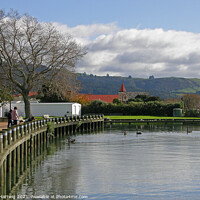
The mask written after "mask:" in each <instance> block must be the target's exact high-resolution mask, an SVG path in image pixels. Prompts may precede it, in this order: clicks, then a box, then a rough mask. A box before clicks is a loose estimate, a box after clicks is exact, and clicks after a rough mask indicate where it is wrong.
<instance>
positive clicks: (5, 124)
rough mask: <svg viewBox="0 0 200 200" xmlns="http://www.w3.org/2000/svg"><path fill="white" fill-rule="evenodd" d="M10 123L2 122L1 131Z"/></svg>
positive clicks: (0, 124)
mask: <svg viewBox="0 0 200 200" xmlns="http://www.w3.org/2000/svg"><path fill="white" fill-rule="evenodd" d="M7 125H8V122H0V131H1V130H2V129H4V128H7Z"/></svg>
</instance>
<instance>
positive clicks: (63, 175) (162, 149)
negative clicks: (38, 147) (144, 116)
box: [18, 124, 200, 200]
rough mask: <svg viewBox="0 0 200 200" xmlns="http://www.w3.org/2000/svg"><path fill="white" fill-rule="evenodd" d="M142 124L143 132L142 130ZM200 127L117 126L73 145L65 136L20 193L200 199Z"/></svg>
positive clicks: (29, 177) (104, 197) (98, 197)
mask: <svg viewBox="0 0 200 200" xmlns="http://www.w3.org/2000/svg"><path fill="white" fill-rule="evenodd" d="M188 127H189V128H190V129H191V130H192V133H191V134H187V131H186V130H187V128H188ZM124 129H125V130H126V131H127V135H126V136H124V134H123V131H122V130H124ZM137 129H138V130H141V131H142V135H139V136H137V135H136V130H137ZM199 130H200V127H199V126H195V125H187V126H182V125H174V124H171V125H165V124H161V125H150V126H147V125H141V126H140V125H137V126H133V125H132V126H128V125H124V126H123V125H115V126H112V128H111V129H107V130H105V131H104V133H101V134H84V135H76V136H74V137H75V138H76V143H75V144H73V145H70V146H68V142H67V139H64V140H60V141H59V142H57V143H56V144H54V145H53V149H54V150H53V151H54V153H53V154H52V152H51V151H50V152H51V153H50V154H49V155H46V156H45V159H44V160H43V161H42V162H41V163H40V164H39V165H37V166H36V167H34V169H33V170H32V173H31V174H30V175H29V176H28V177H27V178H26V181H25V183H24V184H23V185H22V187H21V189H20V191H19V192H18V194H20V195H27V196H30V195H49V197H50V195H66V196H67V195H82V196H85V197H86V196H88V199H113V200H114V199H115V200H116V199H119V200H120V199H145V200H146V199H199V197H200V169H199V165H200V157H199V155H200V140H199V139H200V131H199ZM41 199H45V198H41ZM73 199H74V198H73Z"/></svg>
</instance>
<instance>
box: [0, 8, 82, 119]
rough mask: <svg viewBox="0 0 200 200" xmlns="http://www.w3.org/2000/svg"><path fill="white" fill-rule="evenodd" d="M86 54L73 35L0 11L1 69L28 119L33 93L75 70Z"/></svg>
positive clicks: (12, 13) (29, 17) (33, 19)
mask: <svg viewBox="0 0 200 200" xmlns="http://www.w3.org/2000/svg"><path fill="white" fill-rule="evenodd" d="M85 54H86V52H85V50H84V49H83V48H82V47H81V46H80V45H78V44H77V43H76V42H75V41H74V40H73V38H72V37H71V36H70V35H62V34H61V33H59V32H58V31H57V30H56V29H55V27H54V26H53V25H52V24H51V23H39V22H38V20H37V19H36V18H33V17H31V16H29V15H23V16H19V14H18V13H17V12H16V11H12V10H11V11H10V12H9V13H7V14H6V13H5V12H4V11H2V10H0V68H1V70H2V71H3V73H4V75H5V76H6V79H7V80H9V81H10V84H13V85H14V87H15V90H16V91H17V92H19V93H20V94H21V95H22V96H23V99H24V102H25V113H26V117H27V118H28V117H30V116H31V110H30V101H29V98H28V95H29V92H30V91H31V90H33V89H34V88H37V87H38V86H40V85H41V84H42V83H43V82H44V81H46V80H48V81H50V80H52V79H53V77H55V76H56V75H57V74H58V73H59V71H60V70H62V69H67V70H68V71H70V70H72V69H73V68H74V66H75V64H76V63H77V61H78V60H79V59H81V57H82V56H84V55H85ZM63 78H64V77H63Z"/></svg>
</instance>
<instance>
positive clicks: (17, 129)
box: [16, 126, 20, 140]
mask: <svg viewBox="0 0 200 200" xmlns="http://www.w3.org/2000/svg"><path fill="white" fill-rule="evenodd" d="M16 138H17V140H18V139H19V138H20V133H19V126H17V127H16Z"/></svg>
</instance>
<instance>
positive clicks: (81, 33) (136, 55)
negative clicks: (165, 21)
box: [54, 23, 200, 77]
mask: <svg viewBox="0 0 200 200" xmlns="http://www.w3.org/2000/svg"><path fill="white" fill-rule="evenodd" d="M54 25H55V26H56V27H57V28H58V29H59V30H60V31H61V32H64V33H70V34H71V35H72V36H73V37H74V38H75V39H76V40H77V41H78V42H79V43H81V44H82V45H83V46H84V47H85V48H86V49H87V52H88V53H87V55H86V56H85V57H84V58H83V59H82V61H80V62H79V64H78V65H77V67H76V71H77V72H86V73H89V74H96V75H106V74H110V75H120V76H128V75H131V76H132V77H148V76H150V75H152V74H153V75H154V76H155V77H169V76H175V77H199V76H200V70H199V66H200V34H196V33H192V32H183V31H175V30H169V31H164V30H163V29H143V30H140V29H121V28H119V27H117V25H116V24H115V23H111V24H92V25H80V26H76V27H68V26H66V25H63V24H58V23H54Z"/></svg>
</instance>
